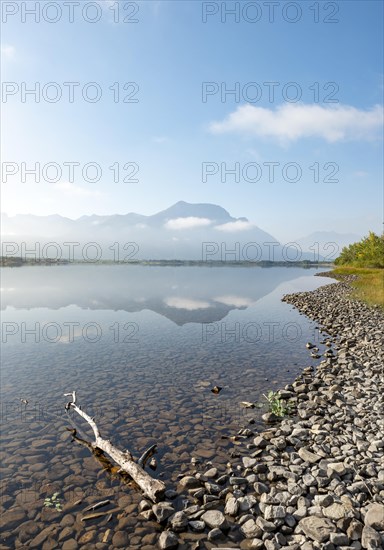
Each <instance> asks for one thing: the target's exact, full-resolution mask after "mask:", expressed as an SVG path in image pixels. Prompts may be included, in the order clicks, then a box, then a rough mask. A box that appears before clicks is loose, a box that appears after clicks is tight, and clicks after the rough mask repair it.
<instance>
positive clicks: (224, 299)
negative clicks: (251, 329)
mask: <svg viewBox="0 0 384 550" xmlns="http://www.w3.org/2000/svg"><path fill="white" fill-rule="evenodd" d="M214 300H215V302H219V303H220V304H224V305H226V306H235V307H248V306H251V305H252V304H253V300H252V299H251V298H244V297H242V296H233V295H232V296H230V295H228V296H218V297H217V298H214Z"/></svg>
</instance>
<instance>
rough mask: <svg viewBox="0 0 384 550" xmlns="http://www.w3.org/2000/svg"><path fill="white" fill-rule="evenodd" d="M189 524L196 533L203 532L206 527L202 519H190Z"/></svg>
mask: <svg viewBox="0 0 384 550" xmlns="http://www.w3.org/2000/svg"><path fill="white" fill-rule="evenodd" d="M188 525H189V527H190V529H191V531H193V532H194V533H202V532H203V531H204V529H205V523H204V521H200V520H194V521H190V522H189V523H188Z"/></svg>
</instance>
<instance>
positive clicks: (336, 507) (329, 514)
mask: <svg viewBox="0 0 384 550" xmlns="http://www.w3.org/2000/svg"><path fill="white" fill-rule="evenodd" d="M323 514H324V516H325V517H326V518H329V519H334V520H339V519H342V518H343V517H345V508H344V506H343V505H342V504H338V503H337V502H334V503H333V504H331V505H330V506H327V507H326V508H323Z"/></svg>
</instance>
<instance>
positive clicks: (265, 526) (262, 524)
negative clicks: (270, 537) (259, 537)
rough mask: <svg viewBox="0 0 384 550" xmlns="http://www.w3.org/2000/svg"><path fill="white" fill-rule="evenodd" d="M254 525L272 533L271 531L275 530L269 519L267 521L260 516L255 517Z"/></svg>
mask: <svg viewBox="0 0 384 550" xmlns="http://www.w3.org/2000/svg"><path fill="white" fill-rule="evenodd" d="M256 525H258V526H259V527H260V529H261V530H262V531H264V532H265V533H272V531H275V530H276V525H275V524H274V523H272V522H271V521H267V520H266V519H264V518H262V517H261V516H259V517H258V518H257V520H256Z"/></svg>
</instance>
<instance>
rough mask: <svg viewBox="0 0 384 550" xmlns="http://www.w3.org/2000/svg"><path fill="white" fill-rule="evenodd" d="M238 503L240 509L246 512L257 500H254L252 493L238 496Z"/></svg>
mask: <svg viewBox="0 0 384 550" xmlns="http://www.w3.org/2000/svg"><path fill="white" fill-rule="evenodd" d="M238 503H239V507H240V511H241V512H247V511H248V510H250V509H251V508H253V506H255V504H257V500H256V497H254V496H253V495H247V496H245V497H240V498H239V499H238Z"/></svg>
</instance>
